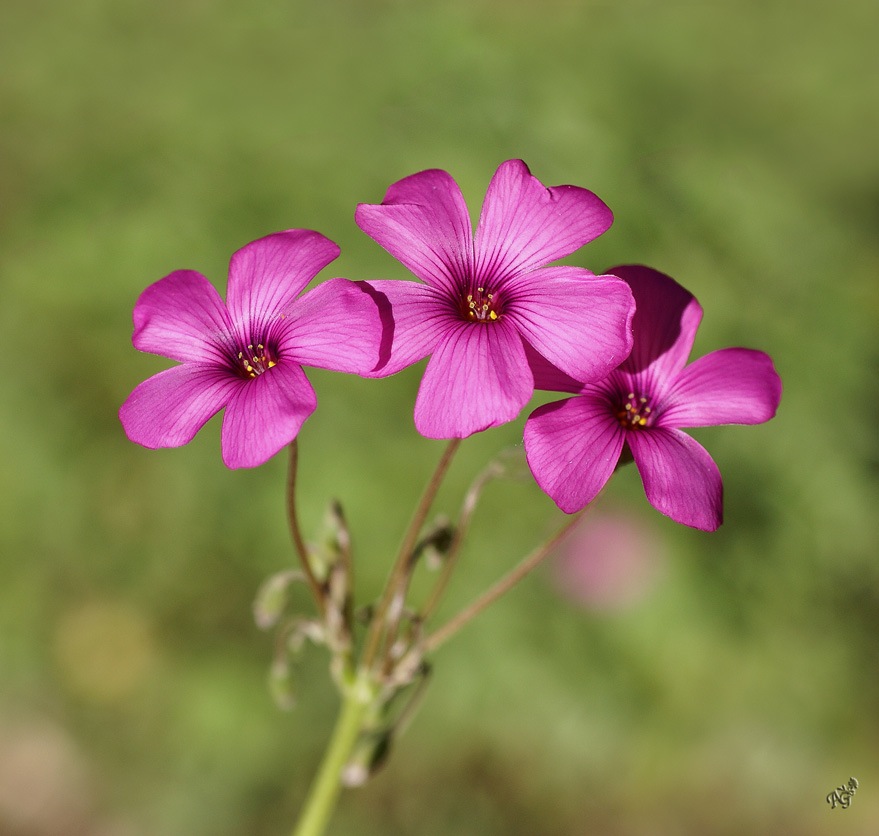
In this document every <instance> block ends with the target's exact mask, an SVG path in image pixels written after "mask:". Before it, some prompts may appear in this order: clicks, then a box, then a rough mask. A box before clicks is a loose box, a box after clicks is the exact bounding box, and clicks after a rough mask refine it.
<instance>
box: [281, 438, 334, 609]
mask: <svg viewBox="0 0 879 836" xmlns="http://www.w3.org/2000/svg"><path fill="white" fill-rule="evenodd" d="M298 464H299V446H298V444H297V441H296V439H295V438H294V439H293V441H291V442H290V463H289V467H288V470H287V520H288V521H289V523H290V535H291V536H292V538H293V546H294V547H295V548H296V554H297V555H299V562H300V563H301V564H302V571H303V573H304V574H305V580H306V581H307V582H308V586H309V587H310V588H311V594H312V595H313V596H314V600H315V602H316V603H317V606H318V609H319V611H320V613H321V615H323V614H324V613H325V612H326V600H325V597H326V596H325V592H324V588H323V586H322V585H321V583H320V581H318V579H317V578H316V577H315V574H314V569H313V568H312V566H311V561H310V560H309V558H308V546H306V545H305V540H304V539H303V538H302V529H301V528H300V527H299V515H298V514H297V513H296V471H297V469H298Z"/></svg>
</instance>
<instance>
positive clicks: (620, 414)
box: [525, 265, 781, 531]
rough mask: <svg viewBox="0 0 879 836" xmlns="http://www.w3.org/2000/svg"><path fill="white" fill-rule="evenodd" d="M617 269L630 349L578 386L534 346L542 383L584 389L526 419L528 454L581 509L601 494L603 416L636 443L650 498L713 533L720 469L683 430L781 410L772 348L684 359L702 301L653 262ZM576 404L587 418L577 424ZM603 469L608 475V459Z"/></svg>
mask: <svg viewBox="0 0 879 836" xmlns="http://www.w3.org/2000/svg"><path fill="white" fill-rule="evenodd" d="M613 272H614V273H615V274H616V275H618V276H620V277H622V278H624V279H625V280H626V282H628V284H629V285H630V287H631V289H632V293H633V295H634V298H635V304H636V306H637V309H636V313H635V317H634V321H633V325H632V327H633V336H634V345H633V347H632V353H631V355H630V356H629V357H628V358H627V359H626V360H625V361H623V363H621V364H620V366H619V367H618V368H616V369H615V370H614V371H612V372H611V373H610V374H609V375H607V377H605V378H603V379H602V380H598V381H595V382H592V383H585V384H581V383H579V382H578V381H576V380H573V379H572V378H571V377H569V376H568V375H566V374H564V372H563V371H560V370H559V369H558V368H556V366H555V365H554V364H553V363H551V362H549V360H547V359H545V358H543V357H541V356H540V355H538V354H537V352H535V351H533V350H529V352H528V359H529V363H530V365H531V368H532V370H533V374H534V380H535V384H536V385H537V386H540V387H542V388H549V389H552V390H556V391H563V392H573V393H576V394H577V395H578V396H577V397H574V398H572V399H570V400H568V401H563V402H560V403H559V404H550V405H548V406H545V407H541V408H540V409H538V410H537V411H536V412H535V413H534V414H533V415H532V416H531V417H529V419H528V421H527V422H526V424H525V451H526V454H527V457H528V462H529V464H530V465H531V468H532V471H533V472H534V475H535V478H536V479H537V481H538V483H539V484H540V486H541V487H542V488H543V489H544V490H545V491H546V492H547V493H548V494H549V495H550V496H551V497H552V498H553V499H555V500H556V502H558V503H559V505H560V507H562V508H563V509H564V510H568V509H573V510H576V509H577V507H578V506H579V505H580V504H582V503H581V499H582V498H583V497H584V496H586V497H587V499H586V500H585V501H590V500H589V499H588V497H589V495H590V494H593V495H594V485H595V481H596V479H598V478H599V477H598V476H596V474H595V472H593V471H594V470H596V468H595V465H594V464H593V461H592V460H591V459H590V456H592V457H599V458H601V457H602V456H603V455H604V451H605V449H606V446H607V445H606V442H605V441H604V440H603V439H602V438H601V436H600V435H599V434H598V433H597V432H596V429H595V426H596V425H598V423H599V422H601V421H603V422H605V423H606V424H607V426H608V427H611V428H613V429H614V432H616V433H618V434H619V435H620V437H621V438H622V439H624V440H625V442H626V443H627V444H628V446H629V448H630V449H631V451H632V455H633V457H634V459H635V462H636V463H637V465H638V470H639V472H640V473H641V479H642V481H643V483H644V490H645V492H646V494H647V498H648V500H649V501H650V502H651V504H652V505H653V506H654V507H655V508H657V509H658V510H659V511H661V512H662V513H663V514H666V515H667V516H669V517H671V518H672V519H673V520H676V521H677V522H680V523H683V524H685V525H690V526H693V527H695V528H700V529H702V530H704V531H713V530H714V529H716V528H717V527H718V526H719V525H720V523H721V521H722V501H723V486H722V483H721V479H720V473H719V471H718V469H717V465H715V463H714V461H713V460H712V459H711V457H710V456H709V455H708V453H707V452H706V451H705V450H704V449H703V448H702V447H701V445H699V444H698V443H697V442H695V441H694V440H693V439H692V438H690V437H689V436H688V435H686V434H685V433H683V432H682V431H681V429H680V428H681V427H696V426H713V425H715V424H725V423H742V424H756V423H761V422H763V421H768V420H769V419H770V418H772V417H773V416H774V415H775V412H776V410H777V408H778V404H779V400H780V398H781V380H780V379H779V377H778V374H777V373H776V371H775V368H774V367H773V365H772V361H771V360H770V359H769V357H768V356H767V355H765V354H763V353H762V352H760V351H751V350H749V349H744V348H730V349H725V350H722V351H715V352H714V353H713V354H709V355H707V356H706V357H703V358H702V359H701V360H697V361H695V362H694V363H692V364H691V365H689V366H685V365H684V364H685V363H686V361H687V356H688V355H689V353H690V348H691V346H692V344H693V339H694V336H695V332H696V328H697V327H698V324H699V320H700V318H701V316H702V309H701V307H700V306H699V304H698V302H696V300H695V299H694V298H693V296H692V295H691V294H690V293H688V292H687V291H686V290H684V289H683V288H682V287H681V286H680V285H679V284H677V282H675V281H674V280H673V279H671V278H669V277H668V276H666V275H664V274H663V273H660V272H658V271H656V270H651V269H650V268H648V267H638V266H631V265H629V266H623V267H618V268H615V269H614V271H613ZM526 338H527V335H526ZM551 359H552V358H551ZM575 404H576V405H578V406H574V405H575ZM578 409H579V410H580V411H582V412H583V413H584V416H585V417H584V419H583V420H582V421H580V422H579V423H578V421H577V420H576V418H575V416H576V415H577V410H578ZM592 411H594V412H595V416H594V417H593V418H590V417H589V416H590V415H591V413H592ZM590 421H591V422H592V423H590ZM620 445H622V441H620ZM584 450H586V451H587V453H584V452H583V451H584ZM602 461H603V459H602ZM596 472H597V473H598V474H599V476H600V477H601V478H602V479H603V478H606V477H605V476H604V475H603V474H604V473H605V471H604V470H602V469H601V467H599V468H598V469H597V471H596ZM581 483H585V484H586V485H589V486H591V487H590V489H589V490H586V489H585V488H581V487H580V484H581Z"/></svg>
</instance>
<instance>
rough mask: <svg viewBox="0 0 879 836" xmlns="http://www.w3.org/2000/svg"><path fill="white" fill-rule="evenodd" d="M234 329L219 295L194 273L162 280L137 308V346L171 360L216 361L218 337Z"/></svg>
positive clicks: (143, 296)
mask: <svg viewBox="0 0 879 836" xmlns="http://www.w3.org/2000/svg"><path fill="white" fill-rule="evenodd" d="M231 330H232V323H231V321H230V319H229V315H228V314H227V313H226V307H225V305H224V304H223V300H222V299H221V298H220V294H219V293H217V291H216V288H214V286H213V285H212V284H211V283H210V282H209V281H208V280H207V279H206V278H205V277H204V276H203V275H202V274H201V273H196V272H195V271H194V270H177V271H175V272H174V273H171V274H170V275H168V276H165V278H164V279H159V281H157V282H155V283H154V284H151V285H150V286H149V287H148V288H147V289H146V290H145V291H144V292H143V293H141V294H140V298H138V300H137V303H136V304H135V306H134V336H133V337H132V342H133V343H134V347H135V348H137V349H139V350H140V351H148V352H150V353H151V354H159V355H161V356H162V357H168V358H170V359H171V360H179V361H181V362H187V361H189V362H196V363H197V362H208V363H213V362H217V361H218V360H219V359H221V357H222V355H221V354H220V353H219V352H218V349H217V345H216V335H217V334H228V333H230V332H231Z"/></svg>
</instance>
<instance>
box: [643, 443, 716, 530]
mask: <svg viewBox="0 0 879 836" xmlns="http://www.w3.org/2000/svg"><path fill="white" fill-rule="evenodd" d="M626 440H627V441H628V443H629V447H630V448H631V450H632V456H633V457H634V459H635V464H636V465H638V472H639V473H640V474H641V481H642V482H643V483H644V492H645V493H646V494H647V500H648V501H649V502H650V504H651V505H652V506H653V507H654V508H656V510H657V511H659V512H660V513H662V514H665V515H666V516H667V517H671V518H672V519H673V520H674V521H675V522H679V523H683V524H684V525H689V526H692V527H693V528H699V529H701V530H702V531H714V530H715V529H717V527H718V526H719V525H720V524H721V523H722V522H723V484H722V482H721V479H720V471H719V470H718V469H717V465H716V464H715V463H714V460H713V459H712V458H711V456H709V455H708V452H707V451H706V450H705V448H704V447H703V446H702V445H701V444H699V443H698V442H697V441H695V440H694V439H692V438H691V437H690V436H688V435H687V434H686V433H683V432H681V431H680V430H674V429H664V428H662V427H655V428H653V429H652V430H651V431H650V432H632V433H629V434H628V435H627V437H626Z"/></svg>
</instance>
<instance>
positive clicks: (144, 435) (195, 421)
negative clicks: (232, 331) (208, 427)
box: [119, 363, 246, 450]
mask: <svg viewBox="0 0 879 836" xmlns="http://www.w3.org/2000/svg"><path fill="white" fill-rule="evenodd" d="M245 385H246V384H245V382H244V381H243V380H240V379H236V378H234V377H230V376H228V375H226V374H223V372H222V371H221V370H218V369H216V368H215V367H214V366H210V365H205V364H196V363H187V364H184V365H182V366H175V367H174V368H172V369H166V370H165V371H163V372H159V373H158V374H156V375H153V376H152V377H151V378H149V379H147V380H145V381H144V382H143V383H141V384H140V385H139V386H137V387H136V388H135V390H134V391H133V392H132V393H131V394H130V395H129V396H128V398H127V400H126V401H125V403H124V404H122V408H121V409H120V410H119V420H120V421H121V422H122V426H123V428H124V429H125V434H126V435H127V436H128V438H129V439H131V441H134V442H135V443H137V444H141V445H143V446H144V447H149V448H150V449H153V450H155V449H156V448H158V447H180V446H182V445H183V444H188V443H189V442H190V441H192V439H193V438H194V436H195V434H196V433H197V432H198V431H199V430H200V429H201V428H202V427H203V426H204V425H205V423H206V422H207V421H208V419H209V418H211V417H212V416H213V415H216V414H217V413H218V412H219V411H220V410H221V409H222V408H223V407H224V406H225V405H226V403H227V402H228V401H229V400H230V399H231V398H233V397H234V395H235V393H236V392H237V391H238V389H240V388H243V387H244V386H245Z"/></svg>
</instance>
